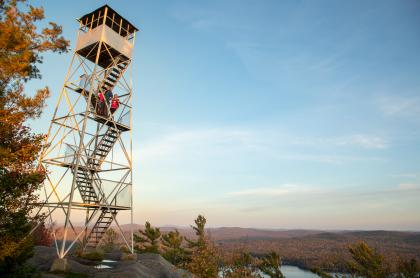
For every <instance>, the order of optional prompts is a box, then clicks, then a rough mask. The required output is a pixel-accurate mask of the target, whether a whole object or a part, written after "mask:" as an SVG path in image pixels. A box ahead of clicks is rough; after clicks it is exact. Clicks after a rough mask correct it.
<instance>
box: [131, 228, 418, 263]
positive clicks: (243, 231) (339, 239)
mask: <svg viewBox="0 0 420 278" xmlns="http://www.w3.org/2000/svg"><path fill="white" fill-rule="evenodd" d="M129 228H130V226H124V230H127V229H128V230H129ZM133 228H134V230H135V231H136V230H138V229H139V228H140V229H141V228H143V226H140V225H136V226H135V227H133ZM175 228H176V229H178V230H179V231H180V233H181V234H183V235H184V236H186V237H193V236H194V233H193V231H192V229H191V228H188V227H162V228H161V231H162V232H168V231H170V230H174V229H175ZM207 231H208V234H209V235H210V237H211V239H212V240H213V241H214V242H215V243H216V245H217V246H218V247H220V248H219V250H220V251H221V252H222V254H223V255H225V256H229V253H231V252H235V251H238V250H245V251H249V252H251V253H252V254H254V255H257V256H258V255H261V254H264V253H267V252H270V251H276V252H278V253H279V254H280V255H281V256H282V261H283V263H284V264H290V265H295V266H299V267H301V268H304V269H310V268H314V267H321V268H323V269H327V270H330V271H345V268H344V263H343V261H344V260H349V259H350V254H349V252H348V251H347V249H348V246H349V245H350V244H354V243H357V242H360V241H364V242H366V243H367V244H368V245H369V246H371V247H373V248H375V249H376V250H377V251H379V252H380V253H382V254H384V255H385V258H386V260H387V261H388V262H389V263H390V265H391V266H393V265H395V264H396V262H398V260H400V259H406V260H408V259H412V258H415V259H417V260H418V261H419V260H420V232H401V231H321V230H265V229H255V228H239V227H220V228H208V229H207Z"/></svg>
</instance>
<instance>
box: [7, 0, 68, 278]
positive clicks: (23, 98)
mask: <svg viewBox="0 0 420 278" xmlns="http://www.w3.org/2000/svg"><path fill="white" fill-rule="evenodd" d="M43 18H44V11H43V9H42V8H40V7H33V6H28V5H25V0H20V1H17V0H14V1H13V0H2V1H0V238H1V241H0V276H3V277H5V276H9V277H13V276H16V277H19V276H20V277H24V274H22V269H24V268H23V267H22V265H23V263H24V262H25V261H26V260H27V259H28V258H29V257H31V256H32V246H33V244H32V240H31V237H28V236H27V235H28V232H29V231H30V230H31V229H32V227H33V225H34V222H35V221H37V219H34V218H33V217H31V216H30V212H31V211H32V209H33V208H34V207H33V203H34V202H35V201H36V200H37V196H36V194H35V192H36V190H37V189H38V188H39V185H40V184H41V183H42V181H43V180H44V176H45V171H44V170H43V169H39V170H36V165H35V161H36V159H37V158H38V156H39V152H40V150H41V148H42V146H43V140H44V135H41V134H34V133H32V132H31V129H30V128H29V126H28V125H27V120H30V119H36V118H38V117H39V116H40V114H41V112H42V109H43V107H44V103H45V100H46V98H47V97H48V95H49V90H48V88H44V89H41V90H39V91H37V92H36V93H35V94H33V96H27V95H25V93H24V83H25V82H26V81H28V80H30V79H33V78H40V77H41V75H40V72H39V69H38V67H37V65H38V64H39V63H41V62H42V56H41V54H42V53H43V52H45V51H55V52H63V51H67V47H68V41H66V40H65V39H64V38H63V37H61V27H59V26H58V25H57V24H55V23H52V22H51V23H50V26H49V27H47V28H44V29H43V30H39V29H37V26H36V24H37V22H38V21H40V20H42V19H43Z"/></svg>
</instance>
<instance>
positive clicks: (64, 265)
mask: <svg viewBox="0 0 420 278" xmlns="http://www.w3.org/2000/svg"><path fill="white" fill-rule="evenodd" d="M69 270H70V265H69V262H68V261H67V259H65V258H63V259H60V258H57V259H55V260H54V262H53V264H52V266H51V268H50V271H51V272H67V271H69Z"/></svg>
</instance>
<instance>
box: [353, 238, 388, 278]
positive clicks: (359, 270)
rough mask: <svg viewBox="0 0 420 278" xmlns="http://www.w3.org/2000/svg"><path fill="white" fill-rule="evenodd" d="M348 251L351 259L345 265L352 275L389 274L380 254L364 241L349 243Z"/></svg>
mask: <svg viewBox="0 0 420 278" xmlns="http://www.w3.org/2000/svg"><path fill="white" fill-rule="evenodd" d="M349 252H350V254H351V256H352V259H353V260H352V261H349V262H347V267H348V269H349V272H350V273H351V274H352V275H353V276H357V277H364V278H385V277H388V276H389V275H390V269H389V267H388V266H387V265H386V264H385V261H384V257H383V256H382V254H380V253H378V252H376V251H375V250H373V249H371V248H370V247H369V246H368V245H367V244H366V243H365V242H360V243H356V244H353V245H350V247H349Z"/></svg>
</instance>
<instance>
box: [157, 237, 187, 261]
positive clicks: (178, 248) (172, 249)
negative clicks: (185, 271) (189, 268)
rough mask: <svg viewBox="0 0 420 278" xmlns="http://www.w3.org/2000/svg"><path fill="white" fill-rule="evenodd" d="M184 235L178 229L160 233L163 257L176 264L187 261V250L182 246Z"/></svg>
mask: <svg viewBox="0 0 420 278" xmlns="http://www.w3.org/2000/svg"><path fill="white" fill-rule="evenodd" d="M183 242H184V237H183V236H181V234H180V233H179V231H178V230H177V229H175V231H170V232H169V233H167V234H164V235H162V247H163V250H164V253H163V257H164V258H165V259H167V260H168V261H170V262H171V263H172V264H174V265H176V266H183V265H184V264H185V263H186V262H187V261H188V255H189V252H188V251H187V250H186V249H185V248H183V246H182V245H183Z"/></svg>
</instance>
